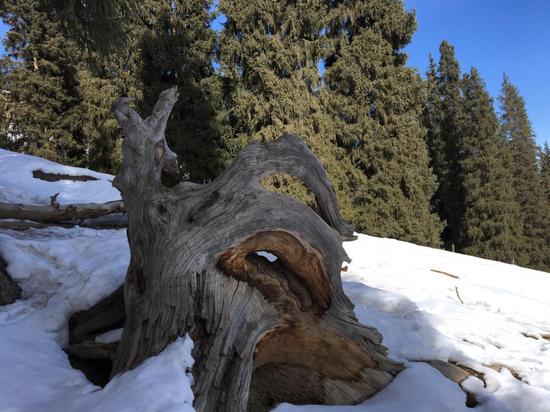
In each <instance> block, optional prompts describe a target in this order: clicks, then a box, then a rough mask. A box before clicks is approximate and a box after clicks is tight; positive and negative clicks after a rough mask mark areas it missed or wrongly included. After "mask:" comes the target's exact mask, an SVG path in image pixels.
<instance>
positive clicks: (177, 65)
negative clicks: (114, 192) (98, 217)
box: [0, 0, 550, 270]
mask: <svg viewBox="0 0 550 412" xmlns="http://www.w3.org/2000/svg"><path fill="white" fill-rule="evenodd" d="M100 5H101V6H100ZM2 7H3V8H2V12H1V13H2V14H1V16H2V19H3V20H4V22H5V23H7V24H8V25H9V26H10V31H9V32H8V33H7V36H6V41H5V46H6V50H7V52H8V55H7V57H6V58H4V59H3V61H2V66H1V72H0V73H1V75H0V82H1V84H0V87H1V89H2V96H1V97H2V99H1V103H2V104H1V110H2V113H1V114H2V116H1V120H0V122H1V123H2V124H1V126H2V127H1V128H0V142H1V146H2V147H6V148H9V149H12V150H19V151H24V152H27V153H31V154H35V155H38V156H43V157H46V158H49V159H52V160H55V161H59V162H62V163H66V164H72V165H78V166H85V167H90V168H93V169H97V170H102V171H107V172H111V173H113V172H115V171H116V168H117V166H118V164H119V162H120V145H121V139H122V135H121V133H120V130H119V128H118V127H117V125H116V122H115V121H114V119H113V117H112V116H111V114H110V104H111V103H112V101H113V100H114V99H115V98H116V97H117V96H120V95H130V96H133V97H135V98H136V101H135V104H136V106H137V108H138V109H139V110H142V111H143V112H147V111H148V110H149V109H150V107H151V105H152V104H153V102H154V101H155V99H156V96H157V95H158V93H159V91H161V90H163V89H165V88H168V87H170V86H173V85H177V86H178V88H179V91H180V100H179V102H178V104H177V107H176V108H175V109H174V112H173V115H172V118H171V121H170V123H169V129H168V131H167V138H168V140H169V143H170V145H171V147H172V148H174V150H175V151H176V152H177V153H178V156H179V157H180V158H181V160H182V163H183V164H184V167H185V171H186V173H187V174H188V175H189V178H190V179H191V180H194V181H201V182H202V181H207V180H209V179H212V178H214V177H215V176H216V175H217V174H218V173H220V171H221V170H223V169H224V168H225V167H226V166H227V165H228V163H229V162H230V161H231V159H232V158H233V157H234V156H235V154H236V153H237V152H238V151H239V150H240V149H242V148H243V147H244V146H245V145H246V144H247V143H248V142H250V141H251V140H256V139H265V140H271V139H274V138H277V137H279V136H280V135H281V134H283V133H286V132H291V133H296V134H298V135H299V136H301V137H302V138H303V139H304V141H305V142H306V143H307V144H308V145H309V147H310V148H311V149H312V150H313V152H314V153H315V154H316V155H317V156H318V157H319V158H320V160H321V161H322V163H323V164H324V166H325V168H326V169H327V171H328V173H329V176H330V177H331V179H332V181H333V184H334V186H335V189H336V191H337V195H338V198H339V202H340V205H341V206H342V209H343V213H344V215H345V217H346V218H347V219H349V220H351V221H352V222H353V223H354V224H355V226H356V228H357V230H358V231H362V232H366V233H369V234H372V235H377V236H386V237H394V238H398V239H402V240H406V241H411V242H415V243H419V244H424V245H429V246H445V247H446V248H449V249H451V248H453V247H454V248H455V250H456V251H460V252H464V253H468V254H473V255H477V256H482V257H488V258H492V259H497V260H501V261H505V262H515V263H518V264H521V265H527V266H531V267H535V268H540V269H547V270H549V269H550V261H549V257H548V256H545V255H548V254H549V253H548V250H549V249H550V244H549V242H550V240H549V238H550V236H549V233H550V227H549V223H548V221H549V219H548V215H549V209H550V207H549V196H550V151H549V149H548V147H545V149H544V150H540V151H539V152H537V149H538V148H537V146H536V144H535V141H534V136H533V132H532V130H531V128H530V125H529V120H528V118H527V114H526V111H525V104H524V102H523V100H522V98H521V97H520V95H519V94H518V91H517V89H516V88H515V87H514V86H513V85H512V84H511V83H510V81H509V80H508V79H505V81H504V84H503V90H502V97H501V99H500V100H501V106H502V107H501V110H500V113H501V115H500V116H497V114H496V113H495V109H494V107H493V102H492V100H491V98H490V96H489V94H488V93H487V91H486V89H485V85H484V84H483V81H482V80H481V79H480V77H479V74H478V73H477V72H476V71H475V70H472V71H471V72H470V73H468V74H465V75H464V76H462V74H461V73H460V69H459V66H458V62H457V61H456V59H455V57H454V52H453V49H452V47H451V46H450V45H448V44H446V43H443V44H442V46H441V60H440V62H439V65H437V66H436V64H435V63H434V62H432V65H431V68H430V71H429V73H428V74H427V80H423V79H422V78H421V77H420V76H419V75H418V73H417V72H416V71H415V70H414V69H412V68H409V67H406V65H405V63H406V55H405V54H404V52H403V51H402V50H403V47H405V46H406V45H407V44H408V43H409V42H410V41H411V39H412V36H413V33H414V31H415V29H416V20H415V17H414V14H413V13H411V12H406V11H405V10H404V7H403V5H402V3H401V1H399V0H377V1H369V0H355V1H328V2H327V1H319V0H308V1H278V2H271V1H270V2H260V1H256V0H246V1H245V0H231V1H229V0H220V1H219V3H218V4H217V10H218V12H221V13H223V16H224V18H225V22H224V24H223V27H222V28H221V30H220V31H219V32H216V31H215V30H213V29H212V27H211V23H212V20H213V19H214V17H215V15H214V12H213V11H212V8H213V3H212V1H210V0H173V1H153V0H145V1H141V2H132V1H129V0H113V1H112V2H99V1H98V2H96V1H86V2H83V1H78V0H76V1H62V0H56V1H43V0H5V1H4V3H3V5H2ZM321 67H322V69H321ZM537 156H538V157H537ZM269 185H270V186H271V187H273V188H275V189H276V190H280V191H283V192H288V193H292V194H294V195H297V196H300V197H302V198H303V199H305V200H307V201H310V202H312V203H313V202H314V200H313V199H311V198H310V197H308V193H307V191H306V190H305V188H304V187H303V186H302V185H301V184H300V183H299V182H297V181H296V180H295V179H292V178H290V177H288V176H284V175H282V176H275V177H273V178H272V179H271V180H270V182H269Z"/></svg>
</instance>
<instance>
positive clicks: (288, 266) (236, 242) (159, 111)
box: [113, 89, 402, 412]
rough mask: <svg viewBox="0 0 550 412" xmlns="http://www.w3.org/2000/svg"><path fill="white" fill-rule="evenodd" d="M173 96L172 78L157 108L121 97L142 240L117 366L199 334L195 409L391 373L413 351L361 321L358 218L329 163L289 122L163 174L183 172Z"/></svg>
mask: <svg viewBox="0 0 550 412" xmlns="http://www.w3.org/2000/svg"><path fill="white" fill-rule="evenodd" d="M176 99H177V93H176V90H175V89H169V90H166V91H164V92H163V93H162V94H161V95H160V97H159V100H158V102H157V103H156V105H155V107H154V110H153V113H152V114H151V115H150V116H149V117H148V118H146V119H142V118H141V117H140V116H139V115H138V114H137V113H136V112H135V111H133V110H132V109H131V108H130V107H129V102H130V99H129V98H121V99H119V100H118V101H117V102H116V103H115V104H114V105H113V110H114V113H115V116H116V118H117V120H118V122H119V123H120V125H121V126H122V128H123V130H124V133H125V140H124V146H123V164H122V168H121V170H120V172H119V173H118V175H117V176H116V179H115V180H114V183H113V184H114V185H115V186H116V187H117V188H118V189H119V190H120V191H121V193H122V197H123V200H124V205H125V209H126V210H127V212H128V219H129V223H128V240H129V244H130V251H131V259H130V264H129V267H128V273H127V276H126V283H125V286H124V300H125V310H126V321H125V326H124V331H123V334H122V339H121V341H120V344H119V347H118V352H117V355H116V359H115V362H114V368H113V374H116V373H120V372H123V371H125V370H128V369H131V368H133V367H135V366H137V365H139V364H140V363H141V362H142V361H143V360H145V359H146V358H148V357H150V356H153V355H155V354H158V353H159V352H160V351H162V349H164V347H166V345H168V344H169V343H171V342H172V341H173V340H174V339H175V338H176V337H178V336H182V335H185V334H189V335H190V336H191V337H192V339H193V341H194V350H193V356H194V358H195V366H194V367H193V378H194V384H193V392H194V394H195V401H194V406H195V408H196V409H197V410H198V411H235V412H237V411H238V412H240V411H244V410H247V409H248V410H249V411H262V410H269V409H270V408H271V407H272V406H274V405H276V404H277V403H279V402H283V401H286V402H292V403H297V404H303V403H318V404H353V403H357V402H360V401H362V400H364V399H366V398H368V397H369V396H371V395H373V394H374V393H376V392H377V391H379V390H380V389H382V388H383V387H385V386H386V385H387V384H388V383H389V382H391V380H392V379H393V378H394V376H395V375H396V374H397V373H398V372H399V371H401V369H402V365H400V364H399V363H396V362H394V361H391V360H390V359H388V358H387V357H386V350H385V348H384V347H383V346H382V345H381V344H380V343H381V335H380V334H379V333H378V332H377V331H376V329H374V328H372V327H368V326H364V325H361V324H360V323H358V321H357V319H356V317H355V315H354V313H353V305H352V304H351V302H350V301H349V300H348V298H347V297H346V296H345V295H344V293H343V289H342V281H341V278H340V269H341V267H342V263H343V261H349V258H348V257H347V255H346V253H345V251H344V249H343V248H342V239H345V238H351V237H353V228H352V226H351V225H349V224H348V223H346V222H345V221H344V220H343V219H342V217H341V216H340V212H339V210H338V206H337V202H336V196H335V193H334V190H333V189H332V187H331V185H330V182H329V180H328V178H327V175H326V173H325V171H324V169H323V167H322V165H321V163H320V162H319V161H318V160H317V159H316V158H315V157H314V156H313V154H312V153H311V152H310V151H309V149H308V148H307V146H306V145H305V144H304V143H303V142H302V141H301V140H300V139H299V138H297V137H296V136H293V135H286V136H283V137H281V138H280V139H278V140H276V141H274V142H270V143H265V142H254V143H251V144H249V145H248V146H247V147H246V148H245V149H244V150H243V151H241V152H240V153H239V154H238V156H237V157H236V159H235V161H234V162H233V164H232V165H231V166H230V167H229V168H228V169H227V170H226V171H225V172H224V173H222V174H221V175H220V176H219V177H218V178H216V179H215V180H214V181H212V182H211V183H209V184H202V185H201V184H195V183H191V182H185V181H182V182H180V183H178V184H176V185H174V186H172V187H168V186H165V185H164V184H163V182H164V181H165V180H164V179H163V178H162V176H163V175H164V174H172V175H178V174H179V173H180V166H179V165H178V163H177V158H176V155H175V154H174V153H173V152H172V151H171V150H170V148H169V147H168V146H167V144H166V140H165V138H164V130H165V127H166V122H167V121H168V117H169V115H170V111H171V109H172V107H173V105H174V103H175V102H176ZM273 173H288V174H290V175H293V176H295V177H298V178H299V179H301V180H302V181H303V182H304V183H305V185H306V186H307V187H308V188H309V189H310V190H311V191H312V192H313V194H314V195H315V198H316V201H317V209H318V213H315V212H314V211H313V210H312V209H310V208H309V207H307V206H306V205H305V204H303V203H301V202H299V201H298V200H295V199H293V198H291V197H288V196H283V195H280V194H277V193H272V192H270V191H268V190H266V189H265V188H264V187H263V186H262V185H261V183H260V182H261V180H262V179H263V178H264V177H266V176H269V175H271V174H273ZM262 251H266V252H269V253H270V254H271V255H273V256H274V257H276V260H274V258H273V257H272V258H271V259H268V258H266V257H265V255H266V254H265V253H264V254H263V255H264V256H262V253H260V254H257V253H256V252H262ZM268 256H269V255H268Z"/></svg>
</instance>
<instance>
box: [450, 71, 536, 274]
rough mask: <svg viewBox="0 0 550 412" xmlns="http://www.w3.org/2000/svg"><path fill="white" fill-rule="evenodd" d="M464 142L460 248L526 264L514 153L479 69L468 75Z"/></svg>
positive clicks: (505, 260)
mask: <svg viewBox="0 0 550 412" xmlns="http://www.w3.org/2000/svg"><path fill="white" fill-rule="evenodd" d="M462 89H463V97H464V104H463V111H464V121H463V125H462V129H461V135H462V136H461V138H462V145H463V149H462V151H463V153H462V159H461V162H460V166H461V171H462V181H463V185H464V216H463V219H462V221H463V228H462V231H461V232H462V236H463V237H462V239H461V241H460V245H461V251H462V252H464V253H467V254H470V255H474V256H480V257H484V258H488V259H493V260H500V261H502V262H508V263H512V262H515V263H518V264H521V265H525V264H527V263H528V256H527V255H526V253H525V252H526V251H525V250H523V244H524V242H523V236H522V222H521V215H520V210H519V205H518V203H517V202H516V199H515V192H514V189H513V184H512V174H511V168H510V166H511V156H510V152H509V149H508V147H507V145H506V142H505V140H504V139H503V138H502V137H501V136H500V135H499V133H498V119H497V116H496V114H495V111H494V107H493V101H492V99H491V97H490V96H489V94H488V93H487V91H486V89H485V84H484V82H483V80H482V79H481V78H480V77H479V74H478V72H477V70H476V69H472V70H471V72H470V74H466V75H465V76H464V80H463V84H462Z"/></svg>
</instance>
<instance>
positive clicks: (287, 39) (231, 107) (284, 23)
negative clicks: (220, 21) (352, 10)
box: [218, 0, 355, 220]
mask: <svg viewBox="0 0 550 412" xmlns="http://www.w3.org/2000/svg"><path fill="white" fill-rule="evenodd" d="M324 7H325V3H324V2H320V1H298V2H294V1H280V2H262V1H254V0H253V1H250V0H236V1H226V0H221V1H220V3H219V8H220V11H221V12H222V13H223V14H224V15H225V17H226V18H227V21H226V23H225V25H224V29H223V31H222V33H221V36H220V44H219V50H218V58H219V63H220V70H221V72H222V74H223V77H224V84H225V93H224V99H225V102H226V108H227V114H226V116H227V120H228V123H229V125H230V129H229V130H228V134H224V137H223V148H224V152H225V153H226V159H230V158H231V157H232V156H234V155H235V154H236V153H237V152H238V151H239V150H240V149H242V148H243V147H244V146H245V145H246V144H247V143H248V142H250V141H251V140H272V139H275V138H278V137H280V136H281V135H283V134H284V133H295V134H297V135H299V136H300V137H301V138H303V139H304V141H305V142H306V143H307V145H308V146H309V147H310V148H311V150H312V151H313V152H314V153H315V155H316V156H317V157H318V158H319V159H320V160H321V162H322V163H323V165H324V166H325V168H326V169H327V171H328V174H329V176H330V178H331V180H332V182H333V183H334V186H335V190H336V192H337V196H338V200H339V204H340V206H341V208H342V210H343V214H344V215H345V217H346V218H347V219H351V220H353V218H354V212H355V210H354V208H353V207H352V205H351V201H350V196H349V193H350V189H349V182H348V177H347V175H349V174H350V172H349V170H350V169H351V166H350V164H349V161H348V160H347V159H346V158H345V153H344V151H343V150H341V149H339V148H338V147H337V146H336V144H335V142H334V134H333V132H332V124H331V122H330V119H329V118H328V117H327V116H326V115H325V114H324V113H323V111H322V108H321V105H320V102H319V96H318V94H319V89H320V87H321V83H320V77H319V72H318V69H317V62H318V60H319V58H320V54H321V52H322V50H321V44H322V41H323V40H322V29H323V23H324V16H325V15H326V13H327V10H326V9H325V8H324ZM271 186H272V187H274V188H276V189H277V190H279V191H282V192H285V193H290V194H293V195H295V196H297V197H300V198H302V199H303V200H306V201H307V200H310V199H309V198H308V194H307V191H305V188H304V187H302V186H301V185H299V184H298V183H297V182H295V181H293V180H292V179H290V178H288V177H286V176H277V177H275V179H274V180H273V181H272V182H271Z"/></svg>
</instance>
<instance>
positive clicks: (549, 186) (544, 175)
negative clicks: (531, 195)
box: [539, 142, 550, 212]
mask: <svg viewBox="0 0 550 412" xmlns="http://www.w3.org/2000/svg"><path fill="white" fill-rule="evenodd" d="M539 159H540V175H541V181H542V187H543V191H544V194H545V196H546V201H547V204H548V206H550V146H548V142H545V143H544V146H543V147H542V148H540V150H539ZM549 212H550V211H549Z"/></svg>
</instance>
